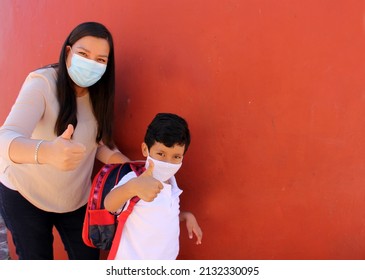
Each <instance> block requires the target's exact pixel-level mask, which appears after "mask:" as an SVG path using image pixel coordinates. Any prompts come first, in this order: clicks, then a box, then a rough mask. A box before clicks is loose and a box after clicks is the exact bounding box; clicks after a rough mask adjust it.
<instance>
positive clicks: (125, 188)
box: [104, 179, 136, 212]
mask: <svg viewBox="0 0 365 280" xmlns="http://www.w3.org/2000/svg"><path fill="white" fill-rule="evenodd" d="M135 195H136V194H135V192H134V179H131V180H130V181H128V182H127V183H125V184H124V185H122V186H119V187H117V188H115V189H113V190H112V191H111V192H110V193H108V194H107V196H106V197H105V200H104V207H105V209H106V210H108V211H110V212H116V211H118V210H119V209H120V208H121V207H122V206H123V205H124V204H125V203H126V202H127V201H128V200H129V199H131V198H132V197H133V196H135Z"/></svg>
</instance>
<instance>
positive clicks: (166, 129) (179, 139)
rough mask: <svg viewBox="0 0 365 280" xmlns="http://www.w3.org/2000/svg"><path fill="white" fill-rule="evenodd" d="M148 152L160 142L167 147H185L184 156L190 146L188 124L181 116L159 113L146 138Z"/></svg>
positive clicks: (148, 129) (148, 128)
mask: <svg viewBox="0 0 365 280" xmlns="http://www.w3.org/2000/svg"><path fill="white" fill-rule="evenodd" d="M144 142H145V143H146V145H147V147H148V150H149V149H150V148H151V147H152V146H153V144H155V142H159V143H162V144H164V145H165V146H166V147H169V148H170V147H173V146H174V145H180V146H183V145H185V150H184V154H185V153H186V151H187V150H188V147H189V145H190V131H189V127H188V123H187V122H186V121H185V120H184V119H183V118H182V117H180V116H178V115H176V114H172V113H158V114H157V115H156V116H155V118H154V119H153V120H152V122H151V123H150V124H149V126H148V127H147V131H146V135H145V137H144Z"/></svg>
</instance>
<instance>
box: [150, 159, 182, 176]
mask: <svg viewBox="0 0 365 280" xmlns="http://www.w3.org/2000/svg"><path fill="white" fill-rule="evenodd" d="M149 160H152V161H153V163H154V167H153V172H152V173H153V174H152V175H153V178H155V179H157V180H159V181H161V182H166V181H167V180H168V179H170V178H171V177H172V176H174V175H175V174H176V172H177V171H178V170H179V169H180V167H181V165H182V162H180V163H177V164H174V163H169V162H164V161H160V160H156V159H153V158H151V157H150V156H148V157H147V160H146V168H148V166H149V162H148V161H149Z"/></svg>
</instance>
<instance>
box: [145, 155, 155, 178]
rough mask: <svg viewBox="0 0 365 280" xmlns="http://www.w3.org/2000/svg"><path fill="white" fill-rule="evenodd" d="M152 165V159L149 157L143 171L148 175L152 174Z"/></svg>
mask: <svg viewBox="0 0 365 280" xmlns="http://www.w3.org/2000/svg"><path fill="white" fill-rule="evenodd" d="M153 167H154V163H153V161H152V160H150V159H149V160H148V167H147V169H146V171H145V173H146V174H148V175H150V176H152V172H153Z"/></svg>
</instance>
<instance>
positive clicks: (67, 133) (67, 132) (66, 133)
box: [61, 124, 74, 140]
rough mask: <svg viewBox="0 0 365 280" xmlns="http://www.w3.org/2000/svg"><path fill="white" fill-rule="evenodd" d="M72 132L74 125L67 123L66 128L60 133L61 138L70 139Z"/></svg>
mask: <svg viewBox="0 0 365 280" xmlns="http://www.w3.org/2000/svg"><path fill="white" fill-rule="evenodd" d="M73 133H74V127H73V125H72V124H69V125H68V126H67V128H66V130H65V131H64V132H63V133H62V135H61V138H63V139H66V140H71V137H72V134H73Z"/></svg>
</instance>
